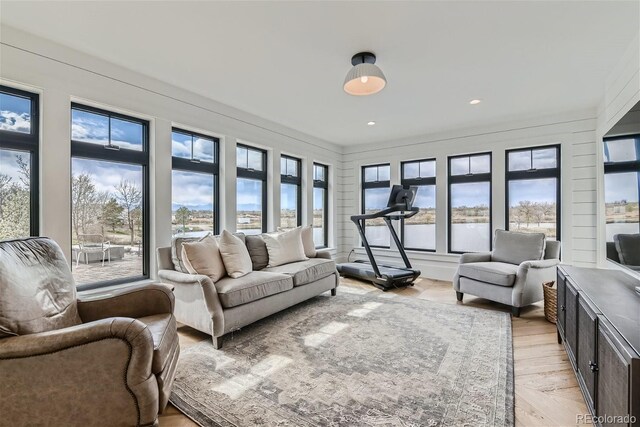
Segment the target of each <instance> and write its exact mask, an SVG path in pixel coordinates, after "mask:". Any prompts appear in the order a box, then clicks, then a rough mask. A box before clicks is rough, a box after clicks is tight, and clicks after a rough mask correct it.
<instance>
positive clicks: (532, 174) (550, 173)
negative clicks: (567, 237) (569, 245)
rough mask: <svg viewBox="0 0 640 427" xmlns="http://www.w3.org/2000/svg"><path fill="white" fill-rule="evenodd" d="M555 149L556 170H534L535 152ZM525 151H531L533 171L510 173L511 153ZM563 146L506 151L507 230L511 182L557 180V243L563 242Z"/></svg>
mask: <svg viewBox="0 0 640 427" xmlns="http://www.w3.org/2000/svg"><path fill="white" fill-rule="evenodd" d="M549 148H554V149H555V150H556V167H555V168H545V169H534V168H533V151H534V150H538V149H549ZM523 151H531V169H528V170H520V171H509V154H510V153H518V152H523ZM561 151H562V150H561V145H560V144H551V145H537V146H535V147H524V148H514V149H511V150H505V156H504V158H505V160H504V161H505V165H504V166H505V167H504V181H505V190H504V204H505V223H506V224H505V230H509V224H510V222H511V221H510V219H509V182H510V181H522V180H531V179H548V178H555V179H556V241H558V242H559V241H560V240H561V235H562V233H561V231H562V229H561V228H560V224H561V217H562V208H561V200H562V197H561V194H560V192H561V190H562V184H561V182H560V180H561V175H562V173H561V169H562V167H561V166H562V165H561V163H560V161H561V157H560V155H561Z"/></svg>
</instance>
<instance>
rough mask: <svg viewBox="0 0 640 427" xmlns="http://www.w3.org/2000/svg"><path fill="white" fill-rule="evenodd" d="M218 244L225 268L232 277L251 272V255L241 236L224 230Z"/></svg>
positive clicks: (235, 277)
mask: <svg viewBox="0 0 640 427" xmlns="http://www.w3.org/2000/svg"><path fill="white" fill-rule="evenodd" d="M218 246H219V248H220V255H222V261H223V263H224V268H225V269H226V270H227V274H228V275H229V276H230V277H232V278H234V279H237V278H238V277H242V276H245V275H247V274H249V273H251V271H252V268H253V265H252V264H251V257H250V256H249V251H248V250H247V247H246V246H245V244H244V242H243V241H242V240H241V239H240V238H239V237H236V236H234V235H233V234H231V233H229V232H228V231H227V230H224V231H223V232H222V235H221V236H220V241H219V242H218Z"/></svg>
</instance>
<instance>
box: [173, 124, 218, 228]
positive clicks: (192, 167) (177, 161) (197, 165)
mask: <svg viewBox="0 0 640 427" xmlns="http://www.w3.org/2000/svg"><path fill="white" fill-rule="evenodd" d="M174 132H176V133H181V134H183V135H189V136H191V137H192V142H191V158H190V159H187V158H184V157H177V156H173V155H172V156H171V171H172V172H173V171H174V170H178V171H181V172H192V173H200V174H207V175H211V178H212V179H213V207H214V209H213V234H219V233H220V138H217V137H215V136H211V135H205V134H203V133H198V132H193V131H190V130H186V129H183V128H180V127H176V126H174V127H172V128H171V133H172V134H173V133H174ZM196 137H198V138H203V139H209V140H212V141H213V163H209V162H203V161H200V160H198V159H194V158H193V139H194V138H196ZM171 145H172V149H173V141H172V143H171ZM172 197H173V195H172ZM172 203H173V199H172Z"/></svg>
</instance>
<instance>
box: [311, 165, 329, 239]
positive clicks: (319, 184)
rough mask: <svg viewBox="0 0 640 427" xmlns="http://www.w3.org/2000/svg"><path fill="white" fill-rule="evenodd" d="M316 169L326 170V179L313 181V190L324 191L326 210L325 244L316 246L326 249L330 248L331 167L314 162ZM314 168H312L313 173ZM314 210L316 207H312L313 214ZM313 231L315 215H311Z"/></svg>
mask: <svg viewBox="0 0 640 427" xmlns="http://www.w3.org/2000/svg"><path fill="white" fill-rule="evenodd" d="M314 167H320V168H322V169H324V179H315V177H314V179H313V188H322V189H323V190H324V197H323V199H324V201H323V202H324V206H323V209H324V210H325V214H324V220H323V224H322V226H323V229H324V232H323V233H322V234H323V236H322V238H323V240H324V242H323V244H322V245H317V246H316V249H324V248H328V247H329V166H328V165H323V164H322V163H316V162H313V168H314ZM313 168H312V172H313ZM311 197H312V199H313V194H312V195H311ZM312 205H313V203H312ZM313 210H315V206H312V212H313ZM311 229H312V232H313V214H312V215H311Z"/></svg>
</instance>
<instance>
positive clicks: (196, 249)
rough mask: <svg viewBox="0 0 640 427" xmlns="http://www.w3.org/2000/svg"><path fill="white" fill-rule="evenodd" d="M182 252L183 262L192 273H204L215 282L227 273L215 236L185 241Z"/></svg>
mask: <svg viewBox="0 0 640 427" xmlns="http://www.w3.org/2000/svg"><path fill="white" fill-rule="evenodd" d="M182 252H183V253H182V262H183V263H184V266H185V267H186V269H187V271H188V272H189V273H190V274H204V275H205V276H209V277H210V278H211V280H213V281H214V282H217V281H218V280H220V279H221V278H223V277H224V276H225V275H226V274H227V271H226V270H225V268H224V263H223V262H222V255H220V249H219V248H218V243H217V241H216V239H215V238H214V237H213V236H207V237H205V238H204V239H202V240H199V241H197V242H183V243H182Z"/></svg>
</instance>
